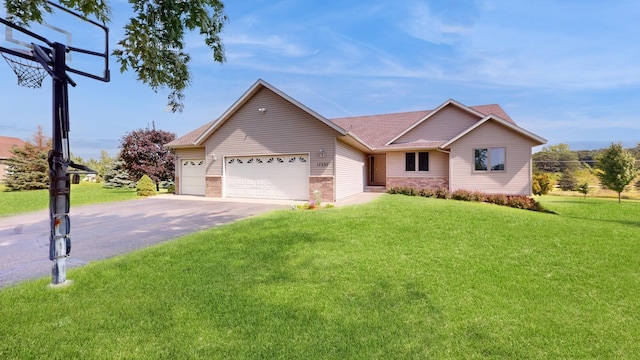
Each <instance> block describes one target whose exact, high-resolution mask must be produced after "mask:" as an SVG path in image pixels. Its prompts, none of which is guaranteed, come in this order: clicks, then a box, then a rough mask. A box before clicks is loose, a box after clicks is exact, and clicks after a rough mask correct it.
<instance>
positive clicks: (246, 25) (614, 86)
mask: <svg viewBox="0 0 640 360" xmlns="http://www.w3.org/2000/svg"><path fill="white" fill-rule="evenodd" d="M111 4H112V6H113V8H114V12H113V22H112V24H111V25H110V28H111V40H110V43H111V45H110V46H111V48H114V47H115V46H116V43H117V41H118V40H119V39H120V37H121V35H122V33H123V32H122V26H123V24H124V23H125V22H126V20H127V19H128V18H129V16H130V15H131V13H130V10H129V5H128V4H127V3H126V2H125V1H123V0H112V1H111ZM2 13H3V14H4V11H3V10H2ZM225 13H226V15H227V16H228V17H229V22H228V23H227V24H226V27H225V30H224V33H223V34H222V38H223V41H224V44H225V49H226V57H227V61H226V62H225V63H224V64H218V63H214V62H213V60H212V56H211V55H210V54H211V53H210V52H209V51H208V50H207V48H206V47H205V45H204V42H203V41H202V40H201V38H199V36H197V35H196V34H190V35H189V36H188V46H187V47H188V49H189V51H190V52H191V54H192V57H193V58H192V68H191V73H192V77H193V82H192V85H191V87H190V88H189V89H188V90H187V91H186V99H185V110H184V112H183V113H180V114H174V113H171V112H167V111H166V95H167V92H166V91H160V92H158V93H154V92H153V91H152V90H150V89H149V88H148V87H146V86H145V85H143V84H142V83H139V82H138V81H137V80H136V76H135V74H134V73H133V72H128V73H124V74H121V73H120V72H119V70H118V64H117V63H116V62H115V59H113V58H112V59H111V69H112V72H111V74H112V81H111V82H110V83H101V82H98V81H95V80H90V79H85V78H82V77H80V76H77V75H74V76H73V79H74V80H75V81H76V82H77V83H78V86H77V87H75V88H70V91H69V92H70V98H69V102H70V113H71V133H70V138H71V140H70V141H71V152H72V153H73V154H75V155H77V156H81V157H83V158H85V159H87V158H90V157H93V158H98V157H99V155H100V150H107V151H108V152H109V155H111V156H115V155H116V153H117V148H118V144H119V140H120V139H121V137H122V136H123V135H124V134H125V133H127V132H129V131H133V130H136V129H141V128H145V127H147V126H150V125H151V124H152V123H155V126H156V128H157V129H162V130H167V131H171V132H175V133H176V134H177V135H178V136H181V135H184V134H185V133H187V132H189V131H191V130H193V129H195V128H196V127H198V126H200V125H202V124H204V123H206V122H208V121H211V120H213V119H215V118H217V117H218V116H219V115H220V114H222V113H223V112H224V111H225V110H226V109H227V108H228V107H229V106H231V104H233V102H234V101H235V100H236V99H238V98H239V97H240V96H241V95H242V94H243V93H244V91H245V90H247V89H248V88H249V87H250V86H251V85H252V84H253V83H254V82H255V81H256V80H257V79H258V78H262V79H264V80H265V81H267V82H269V83H270V84H272V85H273V86H275V87H277V88H279V89H280V90H282V91H284V92H285V93H287V94H288V95H290V96H291V97H293V98H294V99H296V100H298V101H300V102H302V103H303V104H305V105H307V106H308V107H310V108H311V109H313V110H314V111H316V112H318V113H319V114H321V115H323V116H325V117H327V118H334V117H345V116H356V115H367V114H381V113H392V112H402V111H412V110H424V109H433V108H435V107H437V106H438V105H440V104H442V103H443V102H445V101H446V100H447V99H449V98H453V99H455V100H457V101H459V102H461V103H463V104H466V105H482V104H491V103H498V104H500V105H501V106H502V107H503V108H504V109H505V111H506V112H507V113H508V114H509V115H510V116H511V117H512V118H513V119H514V120H515V121H516V123H517V124H518V125H520V126H522V127H524V128H525V129H527V130H529V131H532V132H534V133H536V134H538V135H540V136H542V137H544V138H546V139H548V143H547V145H554V144H558V143H567V144H569V146H570V147H571V148H572V149H574V150H579V149H593V148H599V147H606V146H608V145H610V144H611V143H612V142H622V143H623V144H624V145H625V146H627V147H633V146H635V145H636V144H637V143H639V142H640V116H639V115H638V114H640V101H639V100H640V46H639V45H638V43H637V39H639V38H640V25H638V18H639V17H640V2H637V1H632V0H629V1H613V0H612V1H607V2H603V1H591V0H563V1H560V0H558V1H551V0H536V1H518V0H514V1H511V0H509V1H507V0H501V1H498V0H494V1H491V0H478V1H462V0H441V1H414V0H408V1H405V0H397V1H393V2H390V1H376V0H370V1H349V0H343V1H337V0H336V1H333V0H324V1H300V0H299V1H273V0H271V1H253V0H247V1H226V2H225ZM54 20H55V19H54ZM54 20H52V21H51V23H52V24H55V21H54ZM56 25H58V26H65V28H67V29H71V31H72V32H74V34H79V36H78V38H79V39H78V40H77V41H79V44H78V43H76V42H75V41H76V38H74V45H76V46H81V45H82V41H84V39H83V36H82V34H84V32H85V30H84V29H76V26H78V24H77V23H66V22H63V24H56ZM74 36H75V35H74ZM97 43H98V44H100V41H97ZM94 44H95V42H94ZM98 47H99V46H98ZM89 60H92V59H89ZM74 61H75V62H74ZM84 61H86V60H85V59H80V60H76V59H72V64H73V66H78V67H82V66H84V65H86V64H85V62H84ZM87 66H89V65H87ZM92 66H95V64H94V65H92ZM0 79H2V80H3V81H2V83H1V84H0V103H1V104H2V109H3V110H2V114H1V115H0V118H1V120H0V135H4V136H14V137H19V138H23V139H29V138H31V136H32V134H33V133H34V132H35V131H36V129H37V127H38V125H42V126H43V128H44V130H45V133H46V134H49V133H50V131H51V130H50V129H51V124H50V123H51V80H50V79H48V78H47V79H45V83H44V86H43V88H42V89H37V90H33V89H27V88H22V87H19V86H17V85H16V79H15V75H14V74H13V73H12V72H11V70H10V69H9V67H8V66H6V65H5V64H4V63H0ZM539 149H540V148H536V150H539Z"/></svg>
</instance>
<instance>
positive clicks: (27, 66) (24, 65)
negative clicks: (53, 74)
mask: <svg viewBox="0 0 640 360" xmlns="http://www.w3.org/2000/svg"><path fill="white" fill-rule="evenodd" d="M0 54H2V57H3V58H4V59H5V61H6V62H7V64H9V66H10V67H11V70H13V72H14V73H15V74H16V76H17V77H18V85H20V86H24V87H28V88H32V89H37V88H41V87H42V80H44V78H45V77H46V76H47V71H46V70H45V69H43V68H42V66H41V65H40V64H39V63H37V62H35V61H31V60H28V59H23V58H21V57H19V56H15V55H12V54H9V53H5V52H0Z"/></svg>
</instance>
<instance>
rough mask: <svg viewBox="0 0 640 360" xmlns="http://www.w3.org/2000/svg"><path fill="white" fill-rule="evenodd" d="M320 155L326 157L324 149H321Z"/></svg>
mask: <svg viewBox="0 0 640 360" xmlns="http://www.w3.org/2000/svg"><path fill="white" fill-rule="evenodd" d="M320 157H324V149H320Z"/></svg>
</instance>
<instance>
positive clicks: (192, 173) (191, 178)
mask: <svg viewBox="0 0 640 360" xmlns="http://www.w3.org/2000/svg"><path fill="white" fill-rule="evenodd" d="M205 170H206V166H205V161H204V159H183V160H181V161H180V174H181V175H182V176H180V194H184V195H202V196H204V194H205V193H204V192H205V178H204V175H205Z"/></svg>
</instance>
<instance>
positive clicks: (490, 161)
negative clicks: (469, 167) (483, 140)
mask: <svg viewBox="0 0 640 360" xmlns="http://www.w3.org/2000/svg"><path fill="white" fill-rule="evenodd" d="M506 154H507V149H506V148H504V147H492V148H479V149H474V150H473V163H474V168H473V169H474V170H475V171H504V170H505V159H506Z"/></svg>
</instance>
